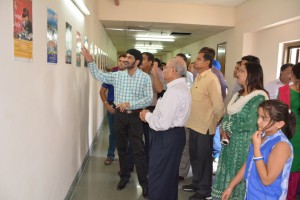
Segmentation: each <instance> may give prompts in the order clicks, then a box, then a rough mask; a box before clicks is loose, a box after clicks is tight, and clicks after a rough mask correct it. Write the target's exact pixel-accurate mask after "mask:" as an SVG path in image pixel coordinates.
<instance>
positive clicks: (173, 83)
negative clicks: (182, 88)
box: [167, 77, 185, 88]
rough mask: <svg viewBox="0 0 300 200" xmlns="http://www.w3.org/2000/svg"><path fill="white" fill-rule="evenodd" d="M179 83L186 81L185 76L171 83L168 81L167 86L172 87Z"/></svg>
mask: <svg viewBox="0 0 300 200" xmlns="http://www.w3.org/2000/svg"><path fill="white" fill-rule="evenodd" d="M178 83H185V78H184V77H182V78H177V79H175V80H173V81H171V82H170V83H168V84H167V87H168V88H171V87H173V86H174V85H176V84H178Z"/></svg>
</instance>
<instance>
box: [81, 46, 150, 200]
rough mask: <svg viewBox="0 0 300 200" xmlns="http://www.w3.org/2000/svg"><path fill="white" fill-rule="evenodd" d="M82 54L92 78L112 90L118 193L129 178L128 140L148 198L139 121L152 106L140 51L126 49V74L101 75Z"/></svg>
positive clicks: (144, 192) (144, 156)
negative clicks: (143, 110) (118, 168)
mask: <svg viewBox="0 0 300 200" xmlns="http://www.w3.org/2000/svg"><path fill="white" fill-rule="evenodd" d="M81 54H82V55H83V56H84V58H85V59H86V60H87V62H88V68H89V70H90V72H91V74H92V75H93V77H94V78H95V79H97V80H99V81H101V82H104V83H107V84H111V85H113V86H114V95H115V100H114V102H115V104H116V106H117V109H116V112H115V132H116V139H117V150H118V154H119V160H120V178H121V180H120V182H119V183H118V186H117V189H118V190H122V189H123V188H125V186H126V184H127V183H128V181H129V178H130V171H129V168H128V165H127V145H128V139H129V140H130V143H131V145H132V149H133V154H134V161H135V167H136V172H137V176H138V180H139V184H140V185H141V187H142V190H143V191H142V195H143V197H144V198H147V197H148V179H147V173H148V164H147V161H146V155H145V151H144V142H143V124H142V121H141V120H140V118H139V112H140V111H141V110H142V109H143V108H146V107H147V106H149V105H150V104H151V102H152V97H153V91H152V83H151V80H150V77H149V76H148V74H146V73H144V72H142V70H140V69H139V68H138V67H139V66H140V65H141V63H142V60H143V57H142V54H141V52H140V51H138V50H136V49H129V50H127V52H126V58H125V60H124V66H125V67H126V70H124V71H118V72H114V73H104V72H103V71H100V70H98V69H97V67H96V64H95V62H94V59H93V57H92V55H91V54H90V53H89V51H88V50H87V49H86V48H84V47H83V48H82V51H81Z"/></svg>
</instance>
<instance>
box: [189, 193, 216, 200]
mask: <svg viewBox="0 0 300 200" xmlns="http://www.w3.org/2000/svg"><path fill="white" fill-rule="evenodd" d="M211 199H213V198H212V196H211V194H207V195H201V194H199V193H198V192H196V193H195V194H193V195H192V196H190V197H189V200H211Z"/></svg>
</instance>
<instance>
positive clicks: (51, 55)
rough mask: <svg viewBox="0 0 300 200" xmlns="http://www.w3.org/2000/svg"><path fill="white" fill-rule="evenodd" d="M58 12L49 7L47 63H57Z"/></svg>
mask: <svg viewBox="0 0 300 200" xmlns="http://www.w3.org/2000/svg"><path fill="white" fill-rule="evenodd" d="M57 36H58V32H57V14H56V13H55V12H54V11H53V10H51V9H50V8H48V9H47V63H57Z"/></svg>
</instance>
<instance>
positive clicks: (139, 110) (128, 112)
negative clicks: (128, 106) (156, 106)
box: [118, 109, 143, 114]
mask: <svg viewBox="0 0 300 200" xmlns="http://www.w3.org/2000/svg"><path fill="white" fill-rule="evenodd" d="M142 110H143V109H136V110H124V111H123V112H121V111H120V110H118V111H119V112H120V113H127V114H136V113H140V112H141V111H142Z"/></svg>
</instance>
